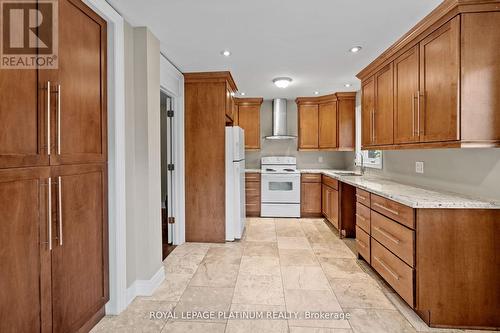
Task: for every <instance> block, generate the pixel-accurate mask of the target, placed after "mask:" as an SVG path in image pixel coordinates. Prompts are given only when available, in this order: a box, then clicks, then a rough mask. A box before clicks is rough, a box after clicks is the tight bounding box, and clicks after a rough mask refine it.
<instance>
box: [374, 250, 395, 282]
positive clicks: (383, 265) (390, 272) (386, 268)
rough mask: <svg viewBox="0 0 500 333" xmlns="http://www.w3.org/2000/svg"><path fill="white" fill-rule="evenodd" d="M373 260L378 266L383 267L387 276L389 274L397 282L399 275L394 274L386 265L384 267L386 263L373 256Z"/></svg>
mask: <svg viewBox="0 0 500 333" xmlns="http://www.w3.org/2000/svg"><path fill="white" fill-rule="evenodd" d="M373 258H374V259H375V260H377V261H378V262H379V263H380V265H382V267H384V268H385V270H386V271H388V272H389V274H391V275H392V276H393V277H394V278H395V279H396V280H399V275H398V274H396V273H395V272H394V271H393V270H392V269H391V268H390V267H389V266H388V265H386V263H385V262H383V261H382V259H380V258H379V257H377V256H374V257H373Z"/></svg>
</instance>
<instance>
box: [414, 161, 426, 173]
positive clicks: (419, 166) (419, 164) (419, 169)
mask: <svg viewBox="0 0 500 333" xmlns="http://www.w3.org/2000/svg"><path fill="white" fill-rule="evenodd" d="M415 172H416V173H424V162H415Z"/></svg>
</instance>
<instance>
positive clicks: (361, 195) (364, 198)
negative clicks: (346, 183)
mask: <svg viewBox="0 0 500 333" xmlns="http://www.w3.org/2000/svg"><path fill="white" fill-rule="evenodd" d="M356 201H357V202H359V203H360V204H363V205H365V206H366V207H370V192H367V191H365V190H362V189H359V188H356Z"/></svg>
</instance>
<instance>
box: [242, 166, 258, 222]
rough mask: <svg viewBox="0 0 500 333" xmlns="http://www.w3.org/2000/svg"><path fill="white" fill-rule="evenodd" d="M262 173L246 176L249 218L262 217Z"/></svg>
mask: <svg viewBox="0 0 500 333" xmlns="http://www.w3.org/2000/svg"><path fill="white" fill-rule="evenodd" d="M260 201H261V200H260V173H256V172H252V173H246V174H245V209H246V215H247V216H256V217H259V216H260Z"/></svg>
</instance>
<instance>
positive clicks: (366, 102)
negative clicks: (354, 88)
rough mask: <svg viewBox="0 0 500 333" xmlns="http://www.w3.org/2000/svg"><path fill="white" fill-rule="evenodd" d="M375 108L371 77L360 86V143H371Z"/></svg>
mask: <svg viewBox="0 0 500 333" xmlns="http://www.w3.org/2000/svg"><path fill="white" fill-rule="evenodd" d="M374 108H375V81H374V79H373V77H371V78H369V79H367V80H366V81H364V82H363V86H362V88H361V145H362V146H369V145H371V144H373V111H374Z"/></svg>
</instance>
